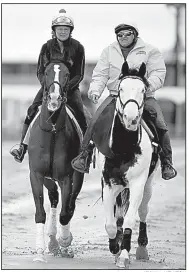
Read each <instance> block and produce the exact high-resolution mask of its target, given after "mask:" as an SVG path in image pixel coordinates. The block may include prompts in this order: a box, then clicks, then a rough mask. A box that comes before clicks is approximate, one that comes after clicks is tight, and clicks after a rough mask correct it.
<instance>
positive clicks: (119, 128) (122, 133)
mask: <svg viewBox="0 0 189 272" xmlns="http://www.w3.org/2000/svg"><path fill="white" fill-rule="evenodd" d="M138 135H139V132H138V130H137V131H134V132H130V131H127V130H126V129H125V128H124V127H123V125H122V124H121V122H120V119H119V117H118V115H116V117H115V123H114V128H113V143H112V151H113V152H114V153H115V154H120V155H121V154H125V153H127V154H133V153H135V152H136V153H137V148H138V145H137V143H138Z"/></svg>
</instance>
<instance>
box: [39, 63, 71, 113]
mask: <svg viewBox="0 0 189 272" xmlns="http://www.w3.org/2000/svg"><path fill="white" fill-rule="evenodd" d="M68 84H69V70H68V68H67V67H66V66H65V64H63V63H50V64H49V65H48V66H47V68H46V70H45V92H44V100H45V101H46V104H47V108H48V110H49V111H51V112H54V111H57V110H58V109H59V108H60V106H61V104H62V103H65V102H66V101H67V99H66V97H67V89H68Z"/></svg>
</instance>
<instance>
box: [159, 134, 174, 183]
mask: <svg viewBox="0 0 189 272" xmlns="http://www.w3.org/2000/svg"><path fill="white" fill-rule="evenodd" d="M158 136H159V140H160V145H161V148H162V151H161V152H160V160H161V172H162V178H163V179H165V180H168V179H172V178H174V177H176V175H177V171H176V170H175V169H174V167H173V163H172V149H171V143H170V138H169V133H168V131H159V133H158Z"/></svg>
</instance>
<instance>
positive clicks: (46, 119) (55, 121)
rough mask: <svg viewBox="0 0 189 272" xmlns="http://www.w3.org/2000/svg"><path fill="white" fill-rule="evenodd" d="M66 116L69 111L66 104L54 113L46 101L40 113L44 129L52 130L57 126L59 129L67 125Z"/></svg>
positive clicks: (41, 124) (41, 125)
mask: <svg viewBox="0 0 189 272" xmlns="http://www.w3.org/2000/svg"><path fill="white" fill-rule="evenodd" d="M66 118H67V113H66V108H65V105H64V104H62V105H61V107H60V109H58V110H57V111H56V112H54V113H52V112H49V111H48V109H47V106H46V104H45V103H43V104H42V108H41V114H40V127H41V129H42V130H45V131H52V129H53V127H55V129H56V130H57V131H59V130H61V129H62V128H63V127H64V126H65V122H66Z"/></svg>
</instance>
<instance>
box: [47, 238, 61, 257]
mask: <svg viewBox="0 0 189 272" xmlns="http://www.w3.org/2000/svg"><path fill="white" fill-rule="evenodd" d="M48 249H49V252H50V253H53V254H54V255H58V253H59V244H58V241H57V240H56V237H55V236H50V241H49V243H48Z"/></svg>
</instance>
